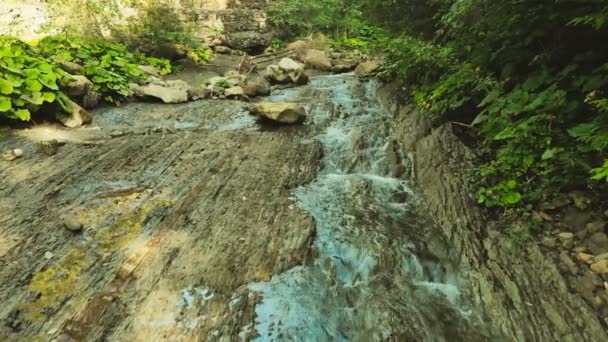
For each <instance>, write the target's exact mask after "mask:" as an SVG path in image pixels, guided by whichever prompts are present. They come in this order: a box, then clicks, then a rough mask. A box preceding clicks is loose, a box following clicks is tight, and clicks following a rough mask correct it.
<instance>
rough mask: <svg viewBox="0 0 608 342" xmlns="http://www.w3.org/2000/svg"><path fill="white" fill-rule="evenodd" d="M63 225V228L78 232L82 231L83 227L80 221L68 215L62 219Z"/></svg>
mask: <svg viewBox="0 0 608 342" xmlns="http://www.w3.org/2000/svg"><path fill="white" fill-rule="evenodd" d="M63 225H64V227H65V229H67V230H69V231H71V232H72V233H79V232H81V231H82V228H83V225H82V223H80V222H78V220H76V219H75V218H73V217H68V218H66V219H64V221H63Z"/></svg>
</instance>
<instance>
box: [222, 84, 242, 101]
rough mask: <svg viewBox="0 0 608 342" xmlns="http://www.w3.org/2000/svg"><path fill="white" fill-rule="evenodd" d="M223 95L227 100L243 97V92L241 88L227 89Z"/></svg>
mask: <svg viewBox="0 0 608 342" xmlns="http://www.w3.org/2000/svg"><path fill="white" fill-rule="evenodd" d="M224 95H226V97H228V98H236V97H243V96H245V92H244V91H243V88H241V87H239V86H236V87H230V88H227V89H226V90H225V91H224Z"/></svg>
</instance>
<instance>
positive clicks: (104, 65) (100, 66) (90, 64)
mask: <svg viewBox="0 0 608 342" xmlns="http://www.w3.org/2000/svg"><path fill="white" fill-rule="evenodd" d="M37 51H38V52H39V53H40V55H42V56H44V57H46V58H48V59H50V60H52V61H54V62H55V63H62V62H75V63H78V64H81V65H82V66H83V68H82V69H80V70H79V71H78V73H79V74H82V75H84V76H86V77H87V78H89V79H90V80H91V81H92V82H93V84H94V90H96V91H98V92H100V93H101V94H102V95H103V97H104V99H105V100H106V101H107V102H110V103H114V104H120V103H121V102H123V101H124V100H125V99H126V98H127V97H129V96H130V95H131V91H130V90H129V83H141V82H143V81H144V80H145V79H146V78H147V76H146V75H144V73H143V72H142V71H141V70H139V68H138V65H139V64H154V65H155V66H162V68H161V70H162V71H163V72H164V73H167V72H170V71H171V69H170V64H168V62H167V61H163V60H160V59H153V58H150V57H145V56H144V55H141V54H134V53H131V52H129V51H128V50H127V48H126V46H124V45H122V44H118V43H115V42H111V41H107V40H101V39H89V40H84V39H81V38H78V37H67V36H63V35H62V36H50V37H46V38H44V39H43V40H42V41H40V43H39V45H38V46H37Z"/></svg>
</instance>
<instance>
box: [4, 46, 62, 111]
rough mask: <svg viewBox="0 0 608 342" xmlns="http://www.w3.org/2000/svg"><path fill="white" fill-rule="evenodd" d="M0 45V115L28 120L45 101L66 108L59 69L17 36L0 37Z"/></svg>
mask: <svg viewBox="0 0 608 342" xmlns="http://www.w3.org/2000/svg"><path fill="white" fill-rule="evenodd" d="M0 45H2V47H1V48H0V118H7V119H18V120H23V121H29V120H30V118H31V114H32V113H34V112H36V111H38V110H39V109H40V108H41V106H42V105H43V104H45V103H59V104H61V105H63V106H64V108H65V109H67V108H66V107H65V104H66V103H67V102H66V99H67V97H66V96H65V95H64V94H63V93H62V92H61V91H60V90H59V80H60V79H61V78H62V77H63V76H64V75H65V73H64V72H63V71H62V70H61V69H59V68H57V67H56V66H55V65H54V64H53V63H52V61H49V60H47V59H45V58H43V57H41V56H39V55H37V54H36V53H35V52H34V51H33V50H32V48H31V47H30V46H28V45H27V44H25V43H23V42H21V41H19V40H17V39H14V38H11V37H0Z"/></svg>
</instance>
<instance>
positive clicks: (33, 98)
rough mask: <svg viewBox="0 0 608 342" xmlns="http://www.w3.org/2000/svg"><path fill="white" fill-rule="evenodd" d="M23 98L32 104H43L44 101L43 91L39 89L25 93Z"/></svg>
mask: <svg viewBox="0 0 608 342" xmlns="http://www.w3.org/2000/svg"><path fill="white" fill-rule="evenodd" d="M22 98H23V99H24V100H25V101H27V102H29V103H31V104H35V105H41V104H42V103H44V97H43V96H42V93H41V92H39V91H34V92H32V93H31V94H29V95H23V96H22Z"/></svg>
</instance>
